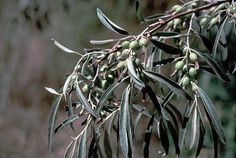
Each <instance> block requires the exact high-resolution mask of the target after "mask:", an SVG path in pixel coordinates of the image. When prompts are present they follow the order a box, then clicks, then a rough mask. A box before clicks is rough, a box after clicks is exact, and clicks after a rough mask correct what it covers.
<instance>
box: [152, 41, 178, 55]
mask: <svg viewBox="0 0 236 158" xmlns="http://www.w3.org/2000/svg"><path fill="white" fill-rule="evenodd" d="M151 42H152V43H153V45H154V46H156V47H157V48H159V49H161V50H163V51H164V52H166V53H167V54H172V55H177V54H181V53H182V51H181V50H180V49H179V48H176V47H173V46H171V45H168V44H165V43H163V42H160V41H158V40H154V39H151Z"/></svg>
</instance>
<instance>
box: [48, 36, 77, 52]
mask: <svg viewBox="0 0 236 158" xmlns="http://www.w3.org/2000/svg"><path fill="white" fill-rule="evenodd" d="M52 41H54V44H55V45H56V46H57V47H58V48H60V49H61V50H63V51H64V52H67V53H73V54H78V53H77V52H76V51H73V50H70V49H69V48H66V47H65V46H63V45H62V44H60V43H59V42H57V41H56V40H55V39H52Z"/></svg>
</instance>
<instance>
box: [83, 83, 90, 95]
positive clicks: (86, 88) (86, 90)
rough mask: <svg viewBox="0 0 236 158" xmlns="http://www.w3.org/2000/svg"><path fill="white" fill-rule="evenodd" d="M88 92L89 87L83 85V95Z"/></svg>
mask: <svg viewBox="0 0 236 158" xmlns="http://www.w3.org/2000/svg"><path fill="white" fill-rule="evenodd" d="M89 90H90V87H89V85H87V84H85V85H84V86H83V87H82V92H84V93H85V94H86V93H88V92H89Z"/></svg>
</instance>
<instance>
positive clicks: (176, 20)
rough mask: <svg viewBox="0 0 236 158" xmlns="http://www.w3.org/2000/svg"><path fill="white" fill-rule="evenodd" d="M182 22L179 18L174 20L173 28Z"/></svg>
mask: <svg viewBox="0 0 236 158" xmlns="http://www.w3.org/2000/svg"><path fill="white" fill-rule="evenodd" d="M181 22H182V20H181V19H180V18H176V19H174V28H176V27H177V26H179V25H180V24H181Z"/></svg>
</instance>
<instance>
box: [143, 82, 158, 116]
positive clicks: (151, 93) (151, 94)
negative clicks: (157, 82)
mask: <svg viewBox="0 0 236 158" xmlns="http://www.w3.org/2000/svg"><path fill="white" fill-rule="evenodd" d="M145 90H147V93H148V96H149V98H150V99H151V101H152V103H153V105H154V106H155V107H156V109H157V111H158V112H159V114H160V115H162V107H161V104H160V103H159V101H158V99H157V97H156V94H155V92H154V91H153V90H152V88H151V87H150V86H149V85H148V84H147V85H146V87H145Z"/></svg>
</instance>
